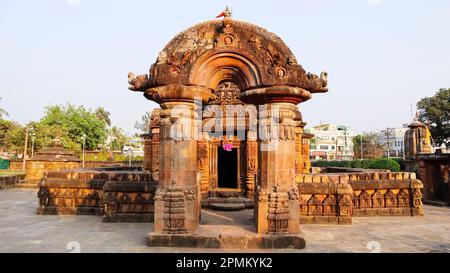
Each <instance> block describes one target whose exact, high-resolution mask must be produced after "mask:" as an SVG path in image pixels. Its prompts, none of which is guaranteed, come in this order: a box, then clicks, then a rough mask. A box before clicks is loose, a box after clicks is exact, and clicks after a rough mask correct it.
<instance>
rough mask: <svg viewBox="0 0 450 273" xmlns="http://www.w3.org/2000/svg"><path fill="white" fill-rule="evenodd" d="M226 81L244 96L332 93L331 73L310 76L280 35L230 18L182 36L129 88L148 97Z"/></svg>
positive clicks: (205, 24) (167, 47) (197, 26)
mask: <svg viewBox="0 0 450 273" xmlns="http://www.w3.org/2000/svg"><path fill="white" fill-rule="evenodd" d="M224 81H231V82H234V83H235V84H236V85H237V86H238V87H239V89H240V90H241V92H243V91H246V90H249V89H256V88H261V87H266V86H291V87H295V88H301V89H303V90H305V91H307V92H309V93H318V92H327V91H328V87H327V73H325V72H322V73H321V75H320V76H317V75H314V74H311V73H307V72H306V71H305V70H304V69H303V67H302V66H301V65H299V64H298V63H297V60H296V58H295V56H294V55H293V54H292V52H291V51H290V49H289V48H288V47H287V46H286V44H285V43H284V42H283V41H282V40H281V39H280V38H279V37H278V36H277V35H275V34H273V33H271V32H268V31H267V30H265V29H263V28H260V27H258V26H255V25H253V24H249V23H246V22H242V21H237V20H232V19H230V18H226V19H225V20H214V21H208V22H204V23H200V24H198V25H195V26H193V27H191V28H189V29H187V30H185V31H183V32H181V33H180V34H178V35H177V36H175V38H174V39H172V40H171V41H170V42H169V43H168V44H167V46H166V47H165V48H164V49H163V50H162V51H161V52H160V53H159V56H158V58H157V61H156V62H155V63H154V64H153V65H152V66H151V68H150V73H149V75H140V76H137V77H135V76H134V74H133V73H130V74H129V82H130V85H131V86H130V89H131V90H133V91H142V92H148V93H150V95H147V96H146V97H147V98H148V99H152V95H153V94H154V93H155V91H154V90H153V91H150V89H152V88H154V87H158V86H162V85H172V84H180V85H188V86H192V85H196V86H199V87H205V88H208V89H211V90H213V89H215V88H216V87H217V86H218V85H219V84H221V83H222V82H224ZM156 100H157V99H156Z"/></svg>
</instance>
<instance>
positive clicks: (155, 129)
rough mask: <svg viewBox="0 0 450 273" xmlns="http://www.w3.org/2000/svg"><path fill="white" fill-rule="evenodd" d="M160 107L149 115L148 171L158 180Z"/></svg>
mask: <svg viewBox="0 0 450 273" xmlns="http://www.w3.org/2000/svg"><path fill="white" fill-rule="evenodd" d="M160 114H161V109H154V110H153V111H152V114H151V116H150V135H151V148H150V149H151V157H150V171H151V173H152V179H153V180H154V181H159V133H160V129H159V126H160V121H161V116H160Z"/></svg>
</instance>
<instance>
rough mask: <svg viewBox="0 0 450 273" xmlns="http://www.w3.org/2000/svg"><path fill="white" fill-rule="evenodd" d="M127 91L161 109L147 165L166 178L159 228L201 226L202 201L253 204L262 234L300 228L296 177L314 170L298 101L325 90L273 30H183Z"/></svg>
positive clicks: (240, 25)
mask: <svg viewBox="0 0 450 273" xmlns="http://www.w3.org/2000/svg"><path fill="white" fill-rule="evenodd" d="M129 83H130V85H131V86H130V89H131V90H133V91H141V92H144V96H145V97H146V98H147V99H149V100H152V101H155V102H157V103H158V104H159V105H160V107H161V108H160V109H156V110H155V111H153V113H152V118H151V124H150V127H151V129H150V130H151V132H150V136H149V138H148V139H147V145H146V152H147V153H146V156H145V158H146V160H145V161H146V162H148V164H147V166H146V168H147V169H148V170H151V171H152V173H153V175H154V178H155V179H156V180H158V181H159V186H158V189H157V192H156V197H155V198H156V199H155V231H156V232H162V233H186V232H192V231H194V230H196V228H197V227H198V224H199V214H200V206H201V199H203V200H204V201H205V200H206V199H208V198H220V197H232V196H234V197H236V198H243V199H247V200H244V201H243V202H247V203H250V204H251V203H253V200H254V207H255V219H256V220H255V222H256V227H257V231H258V233H286V232H288V233H297V232H298V231H299V211H298V210H299V203H298V190H297V187H296V175H297V174H302V173H305V172H307V171H308V167H309V164H310V163H309V157H308V156H307V154H303V152H307V145H308V142H307V141H303V139H302V138H303V128H304V126H305V125H306V123H304V122H303V119H302V115H301V113H300V111H299V108H298V104H300V103H301V102H304V101H306V100H309V99H310V98H311V95H312V94H313V93H323V92H327V90H328V89H327V74H326V73H322V74H321V76H320V77H319V76H316V75H314V74H310V73H307V72H306V71H305V70H304V69H303V68H302V66H301V65H299V64H298V63H297V60H296V58H295V57H294V55H293V54H292V52H291V51H290V50H289V48H288V47H287V46H286V45H285V44H284V42H283V41H282V40H281V39H280V38H279V37H278V36H276V35H275V34H273V33H270V32H268V31H266V30H264V29H262V28H260V27H257V26H255V25H252V24H249V23H245V22H241V21H236V20H232V19H231V18H230V17H225V19H224V20H223V21H222V20H215V21H209V22H205V23H201V24H198V25H195V26H193V27H191V28H189V29H188V30H186V31H184V32H182V33H180V34H178V35H177V36H176V37H175V38H174V39H173V40H172V41H170V42H169V44H168V45H167V46H166V47H165V48H164V49H163V50H162V51H161V53H160V54H159V56H158V59H157V61H156V63H154V64H153V65H152V66H151V69H150V73H149V74H148V75H140V76H137V77H135V76H134V75H133V73H130V74H129Z"/></svg>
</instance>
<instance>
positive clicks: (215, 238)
mask: <svg viewBox="0 0 450 273" xmlns="http://www.w3.org/2000/svg"><path fill="white" fill-rule="evenodd" d="M147 245H148V246H149V247H186V248H191V247H192V248H227V249H303V248H305V247H306V241H305V239H304V238H303V236H301V235H300V234H282V235H266V234H263V235H261V234H245V235H238V234H236V235H233V234H211V232H202V228H199V230H198V232H197V233H195V234H161V233H153V232H152V233H150V234H149V235H148V240H147Z"/></svg>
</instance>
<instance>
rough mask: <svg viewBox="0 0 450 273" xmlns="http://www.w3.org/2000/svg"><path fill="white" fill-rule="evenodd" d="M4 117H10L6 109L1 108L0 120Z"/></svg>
mask: <svg viewBox="0 0 450 273" xmlns="http://www.w3.org/2000/svg"><path fill="white" fill-rule="evenodd" d="M1 100H2V98H0V101H1ZM3 116H9V114H8V112H6V110H5V109H3V108H0V119H2V118H3Z"/></svg>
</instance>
